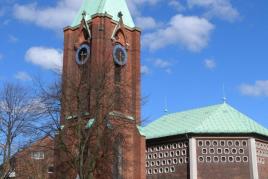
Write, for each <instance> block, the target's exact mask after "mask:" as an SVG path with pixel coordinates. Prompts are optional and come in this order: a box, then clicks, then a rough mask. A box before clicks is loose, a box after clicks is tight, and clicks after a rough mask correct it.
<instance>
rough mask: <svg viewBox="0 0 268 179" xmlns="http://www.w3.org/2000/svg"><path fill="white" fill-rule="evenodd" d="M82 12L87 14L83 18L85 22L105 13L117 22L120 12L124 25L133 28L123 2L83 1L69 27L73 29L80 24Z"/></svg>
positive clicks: (108, 0) (120, 0) (112, 0)
mask: <svg viewBox="0 0 268 179" xmlns="http://www.w3.org/2000/svg"><path fill="white" fill-rule="evenodd" d="M83 11H86V13H87V15H86V17H85V19H86V21H87V20H90V19H91V18H92V16H93V15H95V14H105V13H107V14H108V15H111V16H112V18H113V20H115V21H119V17H118V13H119V12H122V14H123V22H124V24H125V25H126V26H128V27H130V28H134V27H135V24H134V22H133V19H132V17H131V14H130V12H129V9H128V7H127V3H126V1H125V0H84V2H83V4H82V6H81V8H80V10H79V12H78V14H77V16H76V17H75V19H74V21H73V23H72V25H71V27H75V26H77V25H79V24H80V22H81V20H82V13H83Z"/></svg>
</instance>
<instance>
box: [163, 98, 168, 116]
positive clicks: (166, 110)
mask: <svg viewBox="0 0 268 179" xmlns="http://www.w3.org/2000/svg"><path fill="white" fill-rule="evenodd" d="M164 112H165V113H168V105H167V97H165V109H164Z"/></svg>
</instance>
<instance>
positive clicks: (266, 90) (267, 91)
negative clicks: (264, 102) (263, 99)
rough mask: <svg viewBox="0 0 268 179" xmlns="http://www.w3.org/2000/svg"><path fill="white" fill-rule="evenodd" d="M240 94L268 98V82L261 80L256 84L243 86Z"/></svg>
mask: <svg viewBox="0 0 268 179" xmlns="http://www.w3.org/2000/svg"><path fill="white" fill-rule="evenodd" d="M239 89H240V92H241V93H242V94H243V95H246V96H267V97H268V80H259V81H256V82H255V84H242V85H240V87H239Z"/></svg>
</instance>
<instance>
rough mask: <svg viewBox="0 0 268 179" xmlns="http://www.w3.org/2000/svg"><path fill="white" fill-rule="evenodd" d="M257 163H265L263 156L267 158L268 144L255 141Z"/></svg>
mask: <svg viewBox="0 0 268 179" xmlns="http://www.w3.org/2000/svg"><path fill="white" fill-rule="evenodd" d="M256 149H257V163H258V164H261V165H265V158H268V144H265V143H263V142H256Z"/></svg>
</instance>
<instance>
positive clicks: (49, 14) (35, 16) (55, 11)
mask: <svg viewBox="0 0 268 179" xmlns="http://www.w3.org/2000/svg"><path fill="white" fill-rule="evenodd" d="M82 1H83V0H59V1H58V2H57V4H56V6H55V7H47V8H43V7H42V8H41V7H38V5H37V4H36V3H33V4H27V5H19V4H16V5H15V6H14V16H15V17H16V18H17V19H19V20H22V21H26V22H32V23H35V24H36V25H38V26H41V27H45V28H49V29H53V30H59V29H61V28H63V27H65V26H67V25H70V24H71V22H72V20H73V19H74V17H75V15H76V13H77V12H78V10H79V8H80V6H81V4H82Z"/></svg>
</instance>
